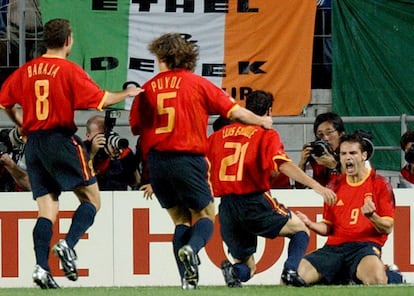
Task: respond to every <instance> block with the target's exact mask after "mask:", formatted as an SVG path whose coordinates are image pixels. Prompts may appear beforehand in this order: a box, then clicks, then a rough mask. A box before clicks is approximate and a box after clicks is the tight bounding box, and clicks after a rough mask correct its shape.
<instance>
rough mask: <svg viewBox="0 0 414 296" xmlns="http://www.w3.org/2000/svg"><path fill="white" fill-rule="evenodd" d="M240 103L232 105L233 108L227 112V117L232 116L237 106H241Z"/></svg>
mask: <svg viewBox="0 0 414 296" xmlns="http://www.w3.org/2000/svg"><path fill="white" fill-rule="evenodd" d="M239 107H240V105H238V104H236V105H234V106H233V107H231V109H230V110H229V112H227V118H230V115H231V112H233V111H234V110H235V109H236V108H239Z"/></svg>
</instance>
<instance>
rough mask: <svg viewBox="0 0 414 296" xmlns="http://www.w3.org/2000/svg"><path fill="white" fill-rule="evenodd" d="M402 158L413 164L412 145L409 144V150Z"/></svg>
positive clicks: (413, 147)
mask: <svg viewBox="0 0 414 296" xmlns="http://www.w3.org/2000/svg"><path fill="white" fill-rule="evenodd" d="M404 158H405V160H406V161H407V162H408V163H414V144H411V146H410V148H409V149H408V150H407V152H405V156H404Z"/></svg>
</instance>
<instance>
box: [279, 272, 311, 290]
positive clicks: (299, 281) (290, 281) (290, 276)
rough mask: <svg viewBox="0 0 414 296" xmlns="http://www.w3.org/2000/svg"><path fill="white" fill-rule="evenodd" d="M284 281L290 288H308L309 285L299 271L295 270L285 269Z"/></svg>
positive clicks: (283, 273)
mask: <svg viewBox="0 0 414 296" xmlns="http://www.w3.org/2000/svg"><path fill="white" fill-rule="evenodd" d="M282 281H283V283H284V284H285V285H288V286H295V287H306V286H307V284H306V282H305V281H304V280H303V278H301V277H300V276H299V275H298V273H297V271H295V270H291V269H286V268H285V269H283V272H282Z"/></svg>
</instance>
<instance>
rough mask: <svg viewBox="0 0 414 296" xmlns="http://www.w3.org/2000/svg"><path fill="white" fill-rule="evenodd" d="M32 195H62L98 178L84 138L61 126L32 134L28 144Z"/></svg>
mask: <svg viewBox="0 0 414 296" xmlns="http://www.w3.org/2000/svg"><path fill="white" fill-rule="evenodd" d="M25 157H26V165H27V173H28V175H29V181H30V185H31V187H32V192H33V199H36V198H37V197H39V196H43V195H45V194H48V193H53V194H56V196H59V195H60V193H61V192H62V191H71V190H73V189H74V188H75V187H78V186H80V185H85V186H87V185H91V184H93V183H95V182H96V178H95V177H94V174H93V170H91V167H90V165H89V155H88V153H86V149H85V146H84V144H83V142H82V140H81V139H80V138H79V137H78V136H75V135H68V134H65V133H64V132H61V131H58V130H47V131H37V132H32V133H30V134H29V137H28V139H27V143H26V147H25Z"/></svg>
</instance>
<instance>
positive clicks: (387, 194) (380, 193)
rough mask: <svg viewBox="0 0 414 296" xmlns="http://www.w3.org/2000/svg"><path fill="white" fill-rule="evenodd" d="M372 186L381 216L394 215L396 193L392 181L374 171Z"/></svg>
mask: <svg viewBox="0 0 414 296" xmlns="http://www.w3.org/2000/svg"><path fill="white" fill-rule="evenodd" d="M372 182H373V184H372V188H373V189H374V194H375V195H374V202H375V205H376V207H377V212H378V214H379V215H380V216H388V217H394V211H395V195H394V189H393V187H392V184H391V182H390V181H389V180H388V179H387V178H386V177H384V176H382V175H379V174H377V173H373V176H372Z"/></svg>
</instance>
